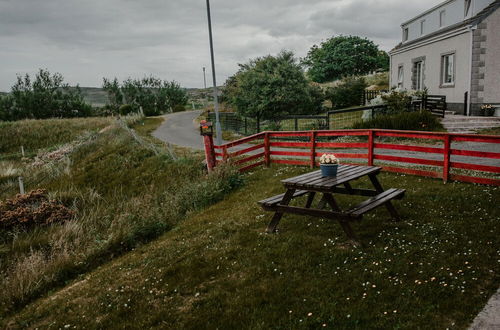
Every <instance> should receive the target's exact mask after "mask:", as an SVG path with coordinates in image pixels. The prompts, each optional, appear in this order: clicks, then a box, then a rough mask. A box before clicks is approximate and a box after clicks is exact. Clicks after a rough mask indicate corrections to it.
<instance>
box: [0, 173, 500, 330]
mask: <svg viewBox="0 0 500 330" xmlns="http://www.w3.org/2000/svg"><path fill="white" fill-rule="evenodd" d="M305 171H307V170H306V169H302V168H293V167H273V168H271V169H260V170H258V171H255V172H253V173H250V174H248V175H247V176H246V182H247V184H246V186H245V187H244V188H242V189H239V190H238V191H236V192H234V193H232V194H231V195H229V196H228V197H226V198H225V199H224V201H222V202H219V203H218V204H216V205H213V206H211V207H209V208H208V209H206V210H204V211H202V212H199V213H196V214H195V213H193V214H191V215H190V217H189V218H188V219H186V220H185V221H184V222H183V223H181V224H180V225H179V226H177V227H176V228H175V230H172V231H170V232H168V233H166V234H165V235H163V236H162V237H161V238H160V239H158V240H157V241H154V242H152V243H150V244H148V245H144V246H141V247H139V248H138V249H136V250H134V251H133V252H130V253H128V254H126V255H125V256H123V257H121V258H119V259H118V260H115V261H113V262H111V263H109V264H106V265H104V266H102V267H100V268H99V269H97V270H96V271H94V272H92V273H90V274H88V275H87V276H85V277H82V278H81V279H79V280H78V281H75V282H73V283H72V284H71V285H69V286H67V287H66V288H65V289H63V290H60V291H57V292H54V293H53V294H51V295H48V296H47V297H46V298H43V299H40V300H38V301H37V302H35V303H33V304H31V305H29V306H28V307H27V308H25V309H24V310H22V311H21V312H20V313H18V314H17V315H15V316H14V317H13V318H11V319H10V320H5V323H4V324H9V325H10V326H12V327H30V328H35V327H48V326H49V325H50V326H51V327H55V328H59V327H61V328H62V327H64V326H68V327H73V326H77V327H87V328H109V327H114V328H120V327H130V326H133V327H136V328H149V327H152V328H188V329H199V328H222V329H227V328H248V329H269V328H276V329H290V328H292V329H300V328H319V327H323V326H326V327H327V328H336V329H389V328H404V329H419V328H420V329H444V328H449V329H465V328H467V326H468V324H469V323H470V322H471V321H472V319H473V318H474V316H475V315H476V314H477V313H478V312H479V311H480V309H481V308H482V307H483V305H484V304H485V303H486V301H487V300H488V298H489V296H490V295H491V294H492V293H494V292H495V291H496V289H497V288H498V286H499V284H500V276H499V274H500V260H499V258H500V249H499V247H500V226H499V224H498V221H499V219H500V210H499V209H498V207H497V203H496V202H497V201H498V200H499V199H500V190H499V188H498V187H486V186H479V185H470V184H462V183H449V184H446V185H444V184H443V183H442V182H440V181H439V180H432V179H426V178H419V177H414V176H405V175H395V174H387V173H383V174H381V175H380V180H381V182H382V184H383V185H384V186H385V187H386V188H389V187H394V188H405V189H407V195H406V197H405V198H404V199H403V200H402V201H400V202H396V207H397V208H398V210H399V211H400V213H401V214H402V216H403V219H404V220H403V221H402V222H401V223H393V222H390V221H388V218H389V215H388V214H387V211H386V210H385V209H384V208H379V209H377V210H376V211H375V212H373V213H371V214H369V215H367V216H366V218H365V219H364V220H363V221H362V222H361V223H359V224H355V225H354V230H355V231H356V233H357V234H358V235H359V237H360V239H361V240H362V241H363V242H364V243H365V245H366V247H364V248H354V247H352V246H351V245H349V244H346V239H345V236H344V233H343V232H342V230H341V229H340V226H339V225H338V224H337V223H335V222H330V221H326V220H321V219H316V218H309V217H301V216H290V215H287V216H285V217H284V219H283V220H282V223H281V225H280V232H279V234H276V235H267V234H264V229H265V227H266V224H267V222H268V221H269V219H270V214H269V213H265V212H263V211H262V210H261V209H260V208H259V207H258V206H257V204H256V202H257V201H258V200H260V199H263V198H265V197H269V196H272V195H274V194H278V193H281V192H282V191H283V188H282V186H281V184H280V180H281V179H284V178H288V177H291V176H293V175H297V174H300V173H303V172H305ZM358 186H360V187H364V186H365V187H368V186H369V183H368V182H367V181H364V180H362V181H360V182H359V183H358ZM338 201H339V204H340V206H341V207H343V208H346V207H348V206H349V205H351V204H353V203H355V202H356V201H354V200H352V199H351V198H350V197H349V196H340V198H339V199H338ZM303 202H304V200H303V199H300V200H297V201H296V203H303Z"/></svg>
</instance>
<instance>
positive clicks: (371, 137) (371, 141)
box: [368, 129, 375, 166]
mask: <svg viewBox="0 0 500 330" xmlns="http://www.w3.org/2000/svg"><path fill="white" fill-rule="evenodd" d="M374 149H375V148H374V132H373V130H372V129H371V130H369V131H368V166H373V159H374V155H373V151H374Z"/></svg>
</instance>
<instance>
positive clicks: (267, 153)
mask: <svg viewBox="0 0 500 330" xmlns="http://www.w3.org/2000/svg"><path fill="white" fill-rule="evenodd" d="M264 164H265V165H266V167H269V166H270V165H271V142H270V141H269V133H267V132H266V133H265V134H264Z"/></svg>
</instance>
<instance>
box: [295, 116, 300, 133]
mask: <svg viewBox="0 0 500 330" xmlns="http://www.w3.org/2000/svg"><path fill="white" fill-rule="evenodd" d="M295 130H296V131H298V130H299V119H298V118H295Z"/></svg>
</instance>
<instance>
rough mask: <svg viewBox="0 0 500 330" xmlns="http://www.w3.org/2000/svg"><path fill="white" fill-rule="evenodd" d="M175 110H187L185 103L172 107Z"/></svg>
mask: <svg viewBox="0 0 500 330" xmlns="http://www.w3.org/2000/svg"><path fill="white" fill-rule="evenodd" d="M172 111H173V112H181V111H186V107H185V106H184V105H183V104H176V105H174V107H173V108H172Z"/></svg>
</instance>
